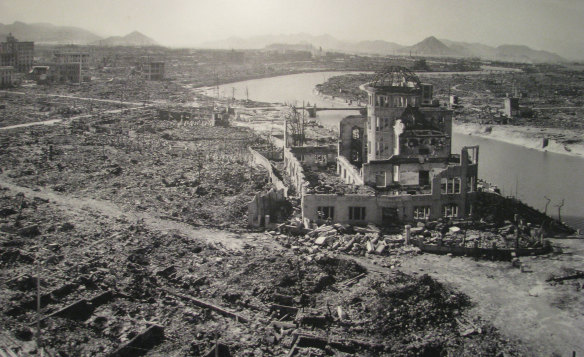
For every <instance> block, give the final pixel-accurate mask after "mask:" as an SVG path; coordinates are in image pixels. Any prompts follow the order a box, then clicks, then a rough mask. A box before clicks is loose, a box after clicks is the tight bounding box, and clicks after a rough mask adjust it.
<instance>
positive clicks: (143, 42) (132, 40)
mask: <svg viewBox="0 0 584 357" xmlns="http://www.w3.org/2000/svg"><path fill="white" fill-rule="evenodd" d="M9 33H12V35H13V36H14V37H16V39H17V40H19V41H34V42H35V43H39V44H51V45H101V46H158V44H157V43H156V42H155V41H154V40H153V39H151V38H149V37H147V36H145V35H143V34H141V33H140V32H137V31H134V32H132V33H130V34H128V35H126V36H123V37H121V36H112V37H108V38H102V37H100V36H98V35H96V34H94V33H92V32H90V31H87V30H85V29H82V28H79V27H71V26H55V25H52V24H48V23H36V24H25V23H24V22H19V21H16V22H14V23H13V24H10V25H4V24H0V40H1V41H5V39H6V36H7V35H8V34H9Z"/></svg>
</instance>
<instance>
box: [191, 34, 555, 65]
mask: <svg viewBox="0 0 584 357" xmlns="http://www.w3.org/2000/svg"><path fill="white" fill-rule="evenodd" d="M275 43H277V44H278V45H279V46H280V47H282V46H283V45H285V44H289V45H294V46H299V45H304V46H306V45H312V46H313V47H314V48H315V49H321V48H322V49H323V51H339V52H346V53H355V54H378V55H413V56H431V57H461V58H463V57H479V58H482V59H486V60H499V61H510V62H528V63H541V62H552V63H554V62H565V61H566V60H565V59H564V58H562V57H560V56H559V55H557V54H555V53H552V52H548V51H538V50H534V49H531V48H529V47H527V46H518V45H501V46H498V47H492V46H487V45H483V44H480V43H467V42H455V41H449V40H439V39H437V38H436V37H434V36H430V37H428V38H426V39H424V40H422V41H421V42H419V43H416V44H415V45H412V46H404V45H400V44H397V43H394V42H388V41H384V40H376V41H360V42H348V41H341V40H338V39H336V38H334V37H332V36H330V35H321V36H313V35H309V34H305V33H300V34H293V35H270V36H256V37H251V38H248V39H244V38H240V37H230V38H228V39H225V40H221V41H216V42H207V43H204V44H203V45H202V47H205V48H224V49H262V48H266V47H267V46H270V45H272V44H275ZM291 49H292V48H291Z"/></svg>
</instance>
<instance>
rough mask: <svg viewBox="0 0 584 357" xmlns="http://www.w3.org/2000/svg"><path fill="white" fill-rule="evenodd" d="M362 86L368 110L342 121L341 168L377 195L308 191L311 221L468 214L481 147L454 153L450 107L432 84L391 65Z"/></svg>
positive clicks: (350, 180) (343, 175)
mask: <svg viewBox="0 0 584 357" xmlns="http://www.w3.org/2000/svg"><path fill="white" fill-rule="evenodd" d="M361 88H362V89H363V90H365V91H366V92H367V93H368V104H367V115H366V117H362V116H349V117H346V118H344V119H343V120H342V121H341V123H340V127H339V133H340V138H339V144H338V158H337V174H338V175H339V177H340V179H342V181H343V182H344V183H345V184H351V185H361V186H368V187H370V188H372V189H373V190H374V191H373V192H375V194H334V195H331V194H304V195H303V199H302V208H303V218H304V220H305V222H307V221H314V222H317V223H318V222H319V221H321V220H322V219H323V218H325V219H327V220H332V221H334V222H341V223H350V224H364V223H376V224H381V225H384V224H395V223H398V222H412V221H419V220H429V219H437V218H440V217H448V218H463V217H466V216H468V215H469V214H470V213H471V211H472V203H473V198H474V193H475V192H476V189H477V169H478V147H477V146H473V147H465V148H463V149H462V151H461V153H460V154H451V142H452V111H451V110H449V109H447V108H446V107H441V106H440V104H439V103H438V101H437V100H435V99H433V93H432V92H433V87H432V85H431V84H424V83H421V82H420V80H419V79H418V77H417V76H416V75H415V74H414V73H413V72H411V71H409V70H407V69H405V68H402V67H390V68H388V69H386V70H384V71H382V72H380V73H378V74H377V75H376V76H375V78H374V80H373V81H372V82H370V83H367V84H364V85H363V86H362V87H361Z"/></svg>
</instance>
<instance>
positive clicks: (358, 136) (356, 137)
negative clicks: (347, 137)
mask: <svg viewBox="0 0 584 357" xmlns="http://www.w3.org/2000/svg"><path fill="white" fill-rule="evenodd" d="M352 136H353V140H359V139H361V130H359V128H356V127H355V128H353V131H352Z"/></svg>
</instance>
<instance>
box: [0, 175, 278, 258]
mask: <svg viewBox="0 0 584 357" xmlns="http://www.w3.org/2000/svg"><path fill="white" fill-rule="evenodd" d="M0 186H2V187H6V188H8V189H10V190H12V191H14V192H22V193H24V194H25V195H26V196H27V197H39V198H43V199H48V200H49V201H50V202H52V203H54V204H56V205H58V206H59V207H60V208H61V209H65V210H73V211H93V212H95V213H97V214H100V215H103V216H106V217H110V218H114V219H115V218H125V219H127V220H129V221H131V222H141V223H142V224H144V225H146V226H147V227H149V228H150V229H153V230H156V231H159V232H163V233H168V232H180V233H181V234H183V235H185V236H188V237H191V238H193V239H201V240H204V241H206V242H208V243H212V244H215V245H217V244H220V245H221V246H222V247H223V248H225V249H227V250H231V251H239V250H241V249H243V247H244V245H245V244H251V243H253V242H256V243H257V241H258V235H255V234H235V233H231V232H227V231H221V230H216V229H208V228H200V227H193V226H191V225H188V224H185V223H181V222H178V221H175V220H170V219H165V218H161V216H163V215H159V214H152V213H148V212H136V211H128V210H123V209H121V208H120V207H119V206H118V205H116V204H114V203H112V202H110V201H104V200H97V199H93V198H87V197H76V196H72V195H64V194H60V193H56V192H55V191H52V190H49V189H46V188H34V189H33V188H30V187H23V186H20V185H17V184H15V183H13V182H12V181H11V180H10V179H9V178H7V177H6V175H4V174H0ZM262 236H263V235H262ZM261 241H262V244H267V245H271V246H273V247H274V248H275V247H279V246H277V244H276V243H275V242H273V241H271V240H267V239H261Z"/></svg>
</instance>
